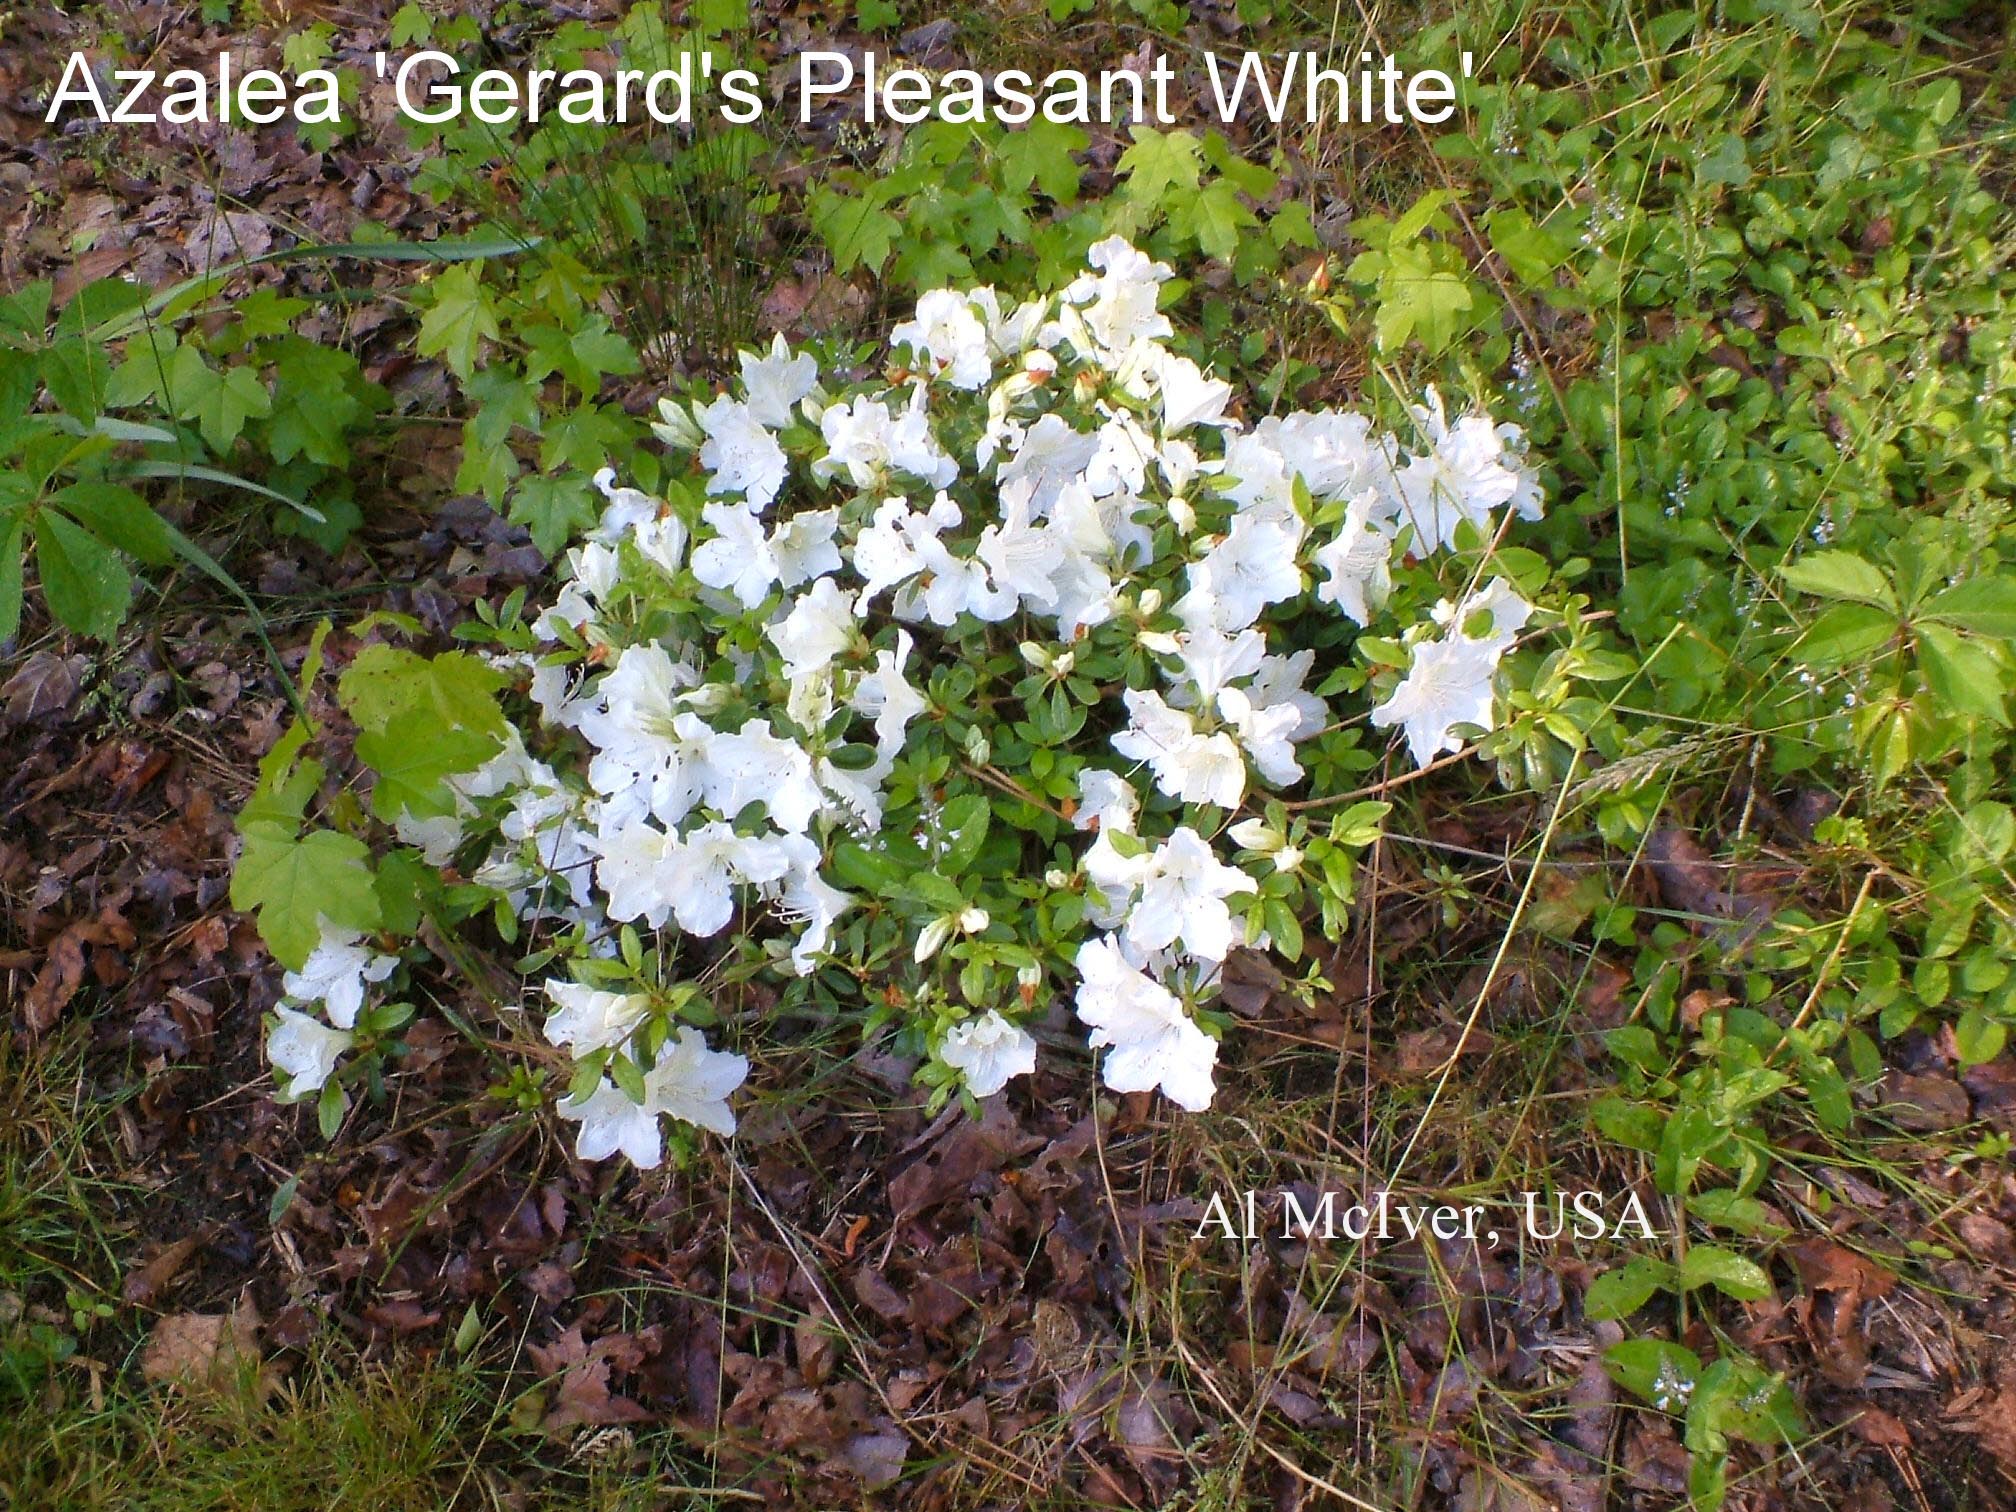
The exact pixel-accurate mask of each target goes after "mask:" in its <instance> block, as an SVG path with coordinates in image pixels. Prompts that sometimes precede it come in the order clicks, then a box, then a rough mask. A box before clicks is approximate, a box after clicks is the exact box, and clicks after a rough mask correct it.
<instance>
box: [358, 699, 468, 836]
mask: <svg viewBox="0 0 2016 1512" xmlns="http://www.w3.org/2000/svg"><path fill="white" fill-rule="evenodd" d="M503 748H504V743H503V741H501V740H499V739H498V738H497V737H496V736H495V735H489V734H480V733H478V732H476V731H474V730H459V729H443V728H442V726H441V723H440V721H439V719H438V718H436V717H435V716H434V715H433V714H431V713H428V712H426V711H423V710H420V709H410V708H409V709H404V710H401V711H400V712H399V713H397V714H395V715H393V716H392V718H391V719H390V720H389V721H388V722H387V723H386V726H385V728H384V729H383V730H382V731H380V730H364V731H362V732H360V733H359V735H358V736H357V759H358V760H359V761H361V762H363V763H364V764H365V765H366V766H368V767H370V768H371V770H372V771H373V772H375V773H377V776H378V780H377V781H376V782H375V783H374V784H373V785H372V788H371V812H372V813H374V814H376V815H377V816H378V817H379V818H380V819H384V820H387V821H390V820H392V819H396V818H397V817H398V816H399V815H400V814H402V813H403V814H411V815H413V816H414V817H415V818H419V819H428V818H438V817H440V816H442V815H446V814H452V813H454V812H455V797H454V795H453V794H452V793H450V792H449V791H448V785H447V782H446V780H445V779H446V778H448V777H450V776H452V775H455V774H457V773H461V772H473V771H475V770H476V768H478V767H480V766H481V765H483V763H484V762H486V761H488V760H489V759H490V758H491V757H492V756H495V755H496V754H497V753H498V752H499V751H500V750H502V749H503Z"/></svg>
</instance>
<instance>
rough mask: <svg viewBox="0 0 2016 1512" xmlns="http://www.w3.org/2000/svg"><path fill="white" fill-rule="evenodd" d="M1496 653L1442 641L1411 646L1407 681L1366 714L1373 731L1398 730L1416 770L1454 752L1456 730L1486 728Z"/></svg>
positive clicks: (1459, 741) (1476, 644) (1454, 639)
mask: <svg viewBox="0 0 2016 1512" xmlns="http://www.w3.org/2000/svg"><path fill="white" fill-rule="evenodd" d="M1497 669H1498V651H1497V649H1496V648H1495V647H1493V646H1492V645H1491V643H1490V642H1489V641H1488V640H1472V639H1470V638H1468V637H1467V636H1463V635H1446V636H1443V637H1441V638H1440V639H1437V640H1431V641H1423V642H1421V643H1420V644H1419V645H1417V646H1415V647H1414V649H1413V652H1412V653H1411V655H1410V657H1409V659H1408V663H1407V675H1406V677H1404V678H1403V679H1401V682H1400V686H1399V687H1397V688H1395V689H1394V690H1393V693H1392V696H1391V697H1389V698H1388V699H1387V700H1386V702H1384V703H1382V704H1380V705H1379V706H1378V707H1377V708H1375V709H1374V710H1373V711H1372V724H1373V726H1374V727H1375V728H1377V729H1381V730H1384V729H1390V728H1391V727H1392V726H1394V725H1399V726H1401V727H1402V728H1403V729H1404V730H1405V731H1406V732H1407V750H1408V752H1409V754H1411V755H1412V756H1413V758H1414V764H1415V765H1416V766H1426V765H1428V763H1429V762H1431V761H1433V760H1434V759H1435V757H1436V755H1437V754H1438V753H1439V752H1442V751H1455V750H1460V749H1461V748H1462V745H1463V738H1462V737H1461V736H1460V735H1458V734H1457V733H1456V729H1455V727H1456V726H1457V725H1475V726H1476V727H1477V728H1479V729H1482V730H1488V729H1490V728H1492V719H1491V679H1492V676H1493V674H1494V673H1495V672H1496V671H1497Z"/></svg>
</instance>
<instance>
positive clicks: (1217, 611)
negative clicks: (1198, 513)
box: [1176, 515, 1304, 632]
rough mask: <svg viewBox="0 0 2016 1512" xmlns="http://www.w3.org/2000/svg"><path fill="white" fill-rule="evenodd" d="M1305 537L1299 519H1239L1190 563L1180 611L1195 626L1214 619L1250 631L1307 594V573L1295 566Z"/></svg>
mask: <svg viewBox="0 0 2016 1512" xmlns="http://www.w3.org/2000/svg"><path fill="white" fill-rule="evenodd" d="M1302 535H1303V527H1302V525H1301V524H1300V522H1299V521H1298V522H1296V523H1295V524H1294V525H1292V526H1290V525H1284V524H1281V523H1279V522H1278V521H1274V520H1269V519H1263V518H1260V517H1258V516H1255V515H1240V516H1238V517H1236V518H1235V519H1234V520H1233V521H1232V528H1231V529H1230V530H1228V531H1227V532H1226V533H1225V536H1224V538H1223V539H1222V540H1220V541H1219V542H1218V543H1217V544H1216V545H1215V546H1213V547H1212V548H1211V549H1210V550H1209V551H1207V552H1205V554H1204V556H1203V558H1202V559H1201V560H1199V561H1196V562H1193V563H1191V564H1190V571H1189V582H1190V591H1189V593H1187V594H1185V595H1184V599H1185V600H1186V601H1187V602H1184V603H1179V604H1178V606H1177V611H1176V612H1177V613H1178V614H1180V615H1182V616H1183V618H1184V619H1185V621H1187V622H1190V623H1195V622H1197V621H1198V620H1199V619H1201V618H1204V617H1205V616H1207V615H1208V617H1209V619H1210V620H1211V622H1212V623H1214V624H1216V625H1217V626H1218V628H1219V629H1221V630H1224V631H1227V632H1232V631H1238V630H1244V629H1245V628H1246V627H1247V626H1249V625H1251V624H1252V623H1253V622H1254V621H1255V620H1257V619H1259V618H1260V615H1261V612H1262V611H1263V610H1265V609H1266V608H1267V606H1268V605H1269V604H1279V603H1282V602H1284V601H1286V600H1288V599H1292V598H1294V597H1295V595H1296V594H1298V593H1300V592H1301V591H1302V589H1303V587H1304V580H1303V577H1302V569H1301V568H1300V567H1298V566H1296V565H1295V554H1296V552H1297V551H1299V550H1300V549H1301V545H1302Z"/></svg>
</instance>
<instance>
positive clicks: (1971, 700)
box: [1916, 625, 2009, 729]
mask: <svg viewBox="0 0 2016 1512" xmlns="http://www.w3.org/2000/svg"><path fill="white" fill-rule="evenodd" d="M1916 634H1917V639H1918V668H1919V670H1920V671H1921V672H1923V673H1924V674H1925V685H1926V686H1927V687H1929V688H1930V689H1931V690H1932V695H1933V697H1935V698H1936V699H1938V700H1939V704H1940V710H1941V712H1942V713H1943V712H1951V713H1956V714H1966V715H1970V716H1972V717H1974V718H1977V719H1985V720H1987V721H1989V722H1990V723H1991V724H1995V725H2000V726H2002V727H2003V728H2005V729H2006V728H2007V727H2008V724H2009V716H2008V714H2007V712H2006V711H2005V710H2004V708H2003V699H2004V696H2005V695H2004V691H2003V677H2002V668H2001V666H2000V665H1999V664H1998V663H1997V662H1996V660H1995V658H1994V657H1993V656H1992V655H1990V654H1989V653H1988V651H1987V650H1985V649H1984V648H1983V647H1981V646H1979V645H1976V644H1975V643H1974V642H1973V641H1967V640H1962V639H1961V638H1960V636H1959V634H1958V633H1957V632H1955V631H1952V630H1949V629H1947V628H1946V627H1945V626H1944V625H1919V626H1918V627H1917V629H1916Z"/></svg>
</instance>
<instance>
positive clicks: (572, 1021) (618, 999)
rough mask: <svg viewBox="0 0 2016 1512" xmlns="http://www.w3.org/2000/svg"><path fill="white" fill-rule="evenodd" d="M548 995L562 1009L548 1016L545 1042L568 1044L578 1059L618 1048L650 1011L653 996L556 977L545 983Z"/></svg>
mask: <svg viewBox="0 0 2016 1512" xmlns="http://www.w3.org/2000/svg"><path fill="white" fill-rule="evenodd" d="M546 995H547V996H548V997H549V998H551V999H552V1000H553V1001H554V1003H555V1004H556V1005H557V1006H558V1008H559V1012H557V1013H549V1014H547V1015H546V1023H545V1025H544V1029H543V1032H544V1034H545V1036H546V1041H547V1043H548V1044H552V1045H565V1046H567V1047H568V1048H569V1049H570V1050H572V1051H573V1053H574V1057H575V1059H577V1060H579V1059H581V1058H583V1057H585V1056H589V1055H593V1054H594V1053H595V1052H596V1051H597V1050H615V1049H618V1048H619V1047H621V1046H622V1045H623V1044H625V1043H626V1042H627V1041H628V1040H629V1038H630V1036H631V1035H632V1034H634V1033H635V1032H636V1030H637V1026H638V1025H639V1024H641V1023H643V1022H644V1019H645V1017H646V1016H647V1015H648V1014H649V1013H650V1012H651V999H650V998H648V997H646V996H645V995H644V994H643V993H641V992H602V991H599V990H598V989H596V988H593V987H584V986H582V985H581V984H580V983H578V982H568V981H563V980H561V979H559V978H557V977H556V978H553V979H551V980H549V981H548V982H547V983H546Z"/></svg>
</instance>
